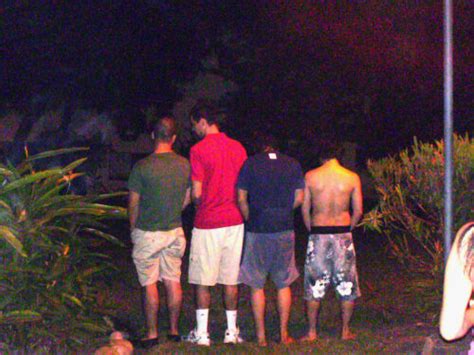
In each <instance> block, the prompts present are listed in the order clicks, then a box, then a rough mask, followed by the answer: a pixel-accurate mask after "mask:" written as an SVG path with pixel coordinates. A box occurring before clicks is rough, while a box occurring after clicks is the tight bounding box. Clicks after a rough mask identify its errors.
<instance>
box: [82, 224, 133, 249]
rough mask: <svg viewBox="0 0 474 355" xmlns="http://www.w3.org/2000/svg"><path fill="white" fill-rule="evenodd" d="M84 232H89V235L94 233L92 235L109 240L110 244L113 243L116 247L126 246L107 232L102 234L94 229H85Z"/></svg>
mask: <svg viewBox="0 0 474 355" xmlns="http://www.w3.org/2000/svg"><path fill="white" fill-rule="evenodd" d="M84 231H85V232H88V233H92V234H94V235H96V236H98V237H100V238H103V239H105V240H108V241H109V242H112V243H114V244H116V245H120V246H122V247H125V244H123V242H122V241H120V240H118V239H117V238H116V237H114V236H113V235H111V234H108V233H105V232H102V231H100V230H97V229H93V228H84Z"/></svg>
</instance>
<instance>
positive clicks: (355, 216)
mask: <svg viewBox="0 0 474 355" xmlns="http://www.w3.org/2000/svg"><path fill="white" fill-rule="evenodd" d="M351 204H352V216H351V230H352V229H354V228H355V227H356V225H357V222H359V220H360V218H361V217H362V213H363V207H362V187H361V183H360V178H359V176H358V175H356V177H355V186H354V190H353V191H352V194H351Z"/></svg>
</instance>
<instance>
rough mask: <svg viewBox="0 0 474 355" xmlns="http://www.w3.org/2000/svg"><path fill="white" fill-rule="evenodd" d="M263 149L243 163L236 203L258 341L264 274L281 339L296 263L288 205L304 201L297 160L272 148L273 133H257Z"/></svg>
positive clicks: (262, 340) (243, 276) (243, 275)
mask: <svg viewBox="0 0 474 355" xmlns="http://www.w3.org/2000/svg"><path fill="white" fill-rule="evenodd" d="M258 137H259V140H260V141H261V142H262V143H263V144H262V147H261V150H262V152H261V153H259V154H256V155H254V156H252V157H250V158H249V159H248V160H247V161H246V162H245V163H244V165H243V167H242V170H241V171H240V175H239V179H238V182H237V188H238V196H239V198H238V200H239V207H240V210H241V212H242V215H243V217H244V219H245V221H246V235H245V247H244V251H243V259H242V265H241V267H240V274H239V281H240V282H242V283H244V284H246V285H248V286H250V288H251V300H252V310H253V315H254V319H255V327H256V333H257V339H258V343H259V345H261V346H266V345H267V341H266V337H265V293H264V290H263V288H264V286H265V281H266V278H267V276H268V275H270V278H271V279H272V281H273V282H274V283H275V285H276V287H277V289H278V310H279V315H280V336H281V338H280V339H281V342H282V343H285V344H288V343H290V342H292V341H293V339H292V338H291V337H290V336H289V335H288V319H289V316H290V309H291V289H290V285H291V283H293V281H295V280H296V279H297V278H298V276H299V273H298V270H297V269H296V266H295V233H294V227H293V210H294V209H295V208H296V207H298V206H300V205H301V203H302V202H303V194H304V177H303V172H302V170H301V166H300V164H299V163H298V162H297V161H296V160H295V159H293V158H290V157H288V156H286V155H284V154H281V153H280V152H278V151H276V149H275V146H276V144H275V141H274V139H273V138H272V137H269V136H266V135H265V136H264V135H259V136H258Z"/></svg>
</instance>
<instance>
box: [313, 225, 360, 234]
mask: <svg viewBox="0 0 474 355" xmlns="http://www.w3.org/2000/svg"><path fill="white" fill-rule="evenodd" d="M350 231H351V226H312V227H311V234H342V233H349V232H350Z"/></svg>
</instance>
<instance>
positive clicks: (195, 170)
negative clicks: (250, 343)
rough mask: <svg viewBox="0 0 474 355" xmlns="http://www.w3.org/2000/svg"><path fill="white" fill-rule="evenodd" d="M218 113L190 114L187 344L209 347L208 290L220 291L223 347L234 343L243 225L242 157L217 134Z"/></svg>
mask: <svg viewBox="0 0 474 355" xmlns="http://www.w3.org/2000/svg"><path fill="white" fill-rule="evenodd" d="M218 117H219V111H217V109H216V108H215V107H213V105H212V104H210V103H208V102H200V103H198V104H196V106H195V107H194V108H193V110H192V112H191V123H192V125H193V130H194V132H195V133H196V134H197V135H198V136H199V137H200V138H202V140H201V141H200V142H199V143H197V144H196V145H194V146H193V147H192V148H191V153H190V161H191V179H192V197H193V201H194V204H195V205H196V217H195V220H194V228H193V232H192V239H191V253H190V257H189V282H190V283H191V284H194V285H195V290H196V303H197V310H196V320H197V326H196V328H195V329H194V330H192V331H191V332H190V334H189V335H188V336H187V338H186V340H188V341H190V342H193V343H195V344H198V345H207V346H208V345H210V340H209V333H208V330H207V324H208V315H209V306H210V301H211V295H210V290H209V287H210V286H215V285H216V284H217V283H219V284H221V285H224V303H225V308H226V316H227V331H226V332H225V337H224V343H239V342H241V341H242V339H241V338H240V336H239V329H238V328H237V324H236V323H237V303H238V276H239V267H240V258H241V254H242V245H243V236H244V225H243V218H242V215H241V213H240V210H239V207H238V205H237V191H236V183H237V177H238V175H239V172H240V168H241V167H242V165H243V163H244V161H245V160H246V159H247V153H246V152H245V149H244V147H243V146H242V145H241V144H240V143H239V142H237V141H236V140H233V139H231V138H229V137H227V136H226V135H225V134H224V133H221V132H220V131H219V126H218V122H217V119H218Z"/></svg>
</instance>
